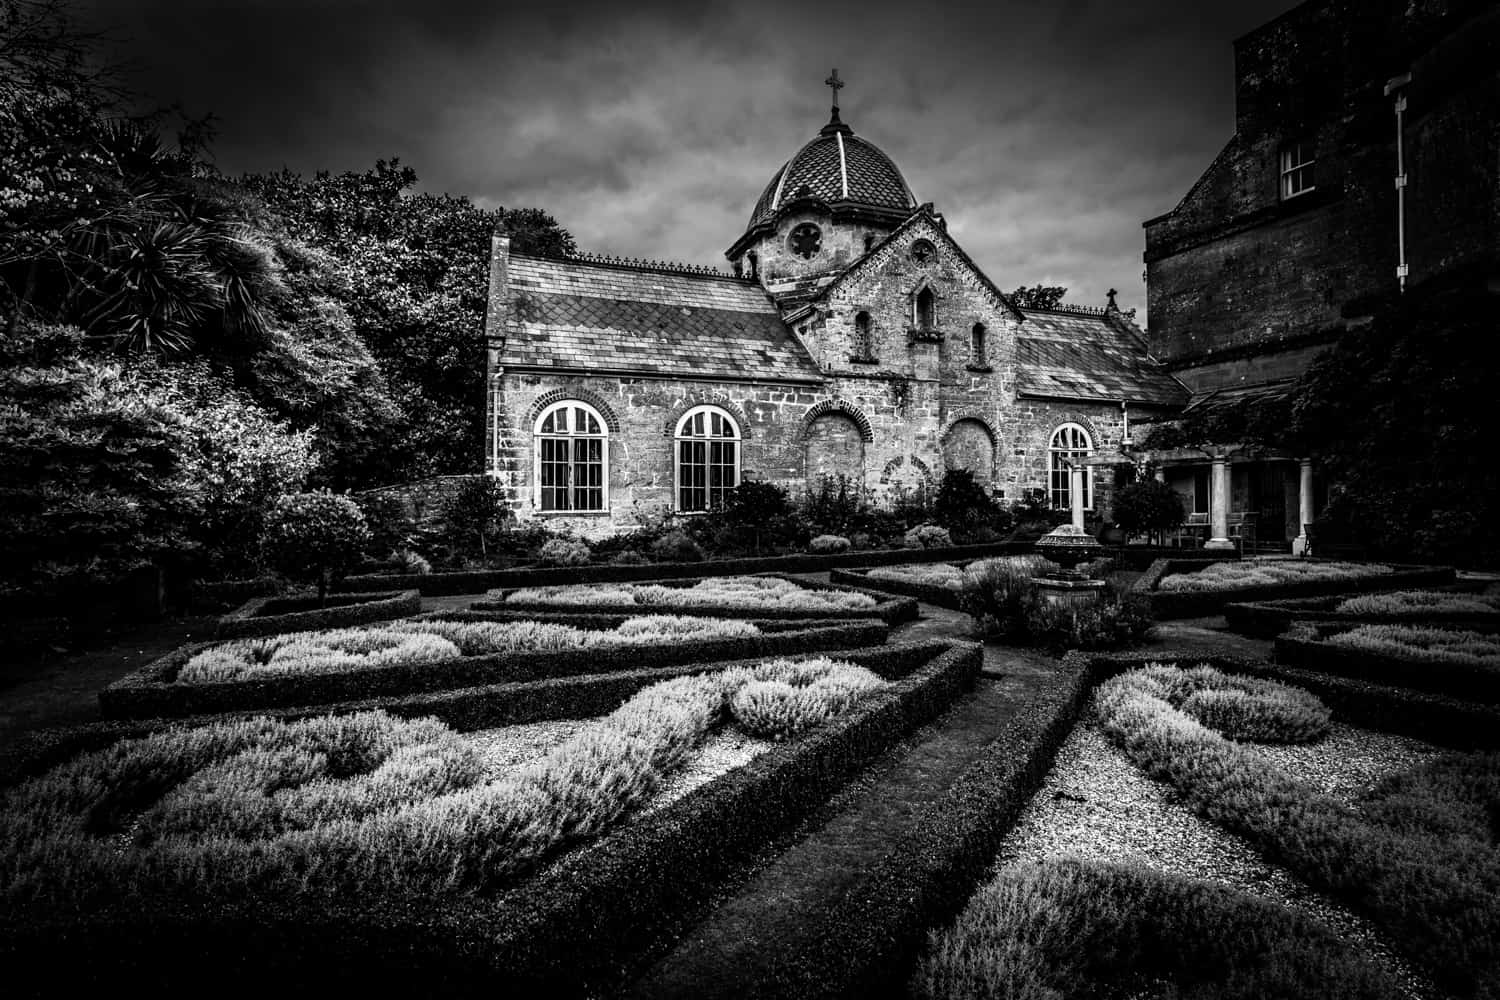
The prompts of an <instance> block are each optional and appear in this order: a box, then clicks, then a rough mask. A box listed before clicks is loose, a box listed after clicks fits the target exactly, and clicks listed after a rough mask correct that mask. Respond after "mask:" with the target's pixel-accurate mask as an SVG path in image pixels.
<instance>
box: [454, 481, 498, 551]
mask: <svg viewBox="0 0 1500 1000" xmlns="http://www.w3.org/2000/svg"><path fill="white" fill-rule="evenodd" d="M506 501H507V498H506V493H505V487H503V486H501V485H500V482H499V480H497V479H495V478H493V477H491V476H475V477H473V478H472V479H470V480H469V481H468V482H466V483H464V484H463V486H462V487H460V488H459V490H458V492H457V493H455V494H454V495H453V497H452V499H450V500H449V501H448V504H447V506H446V507H445V508H444V509H443V525H444V527H445V528H446V529H447V532H448V536H449V538H450V539H451V540H452V542H453V544H454V545H455V547H456V548H458V549H459V550H460V551H463V550H466V549H468V548H469V546H470V544H473V543H477V545H478V547H479V554H480V557H481V558H484V559H488V558H489V554H490V553H489V547H490V545H491V543H493V542H494V540H495V537H496V536H497V535H499V533H500V532H501V531H503V530H504V529H505V526H506V525H507V524H508V523H509V522H510V520H511V519H512V518H513V517H514V516H515V515H513V514H512V513H511V510H510V506H509V505H508V503H507V502H506Z"/></svg>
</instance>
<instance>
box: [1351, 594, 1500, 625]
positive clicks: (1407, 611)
mask: <svg viewBox="0 0 1500 1000" xmlns="http://www.w3.org/2000/svg"><path fill="white" fill-rule="evenodd" d="M1333 610H1334V611H1336V612H1338V613H1340V614H1349V615H1371V616H1373V615H1387V616H1391V617H1396V618H1420V617H1421V616H1423V615H1426V614H1440V615H1457V614H1464V615H1484V614H1497V613H1500V597H1496V596H1494V595H1490V594H1460V593H1454V592H1452V591H1441V590H1398V591H1395V592H1394V593H1389V594H1359V595H1357V596H1355V597H1347V598H1345V599H1344V600H1342V601H1340V602H1339V603H1338V604H1336V605H1334V607H1333Z"/></svg>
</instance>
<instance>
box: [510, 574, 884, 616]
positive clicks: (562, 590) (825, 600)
mask: <svg viewBox="0 0 1500 1000" xmlns="http://www.w3.org/2000/svg"><path fill="white" fill-rule="evenodd" d="M503 600H504V603H507V604H545V605H552V606H555V607H620V606H628V605H632V604H639V605H653V606H657V605H659V606H664V607H684V608H686V607H692V608H766V609H781V610H790V611H868V610H869V609H871V608H874V607H875V605H876V603H877V602H876V600H875V599H874V598H873V597H871V596H869V595H868V594H856V593H854V592H852V591H846V590H814V589H812V588H809V587H803V586H800V585H798V584H796V583H793V582H792V581H790V580H783V579H780V578H778V577H765V576H713V577H708V578H707V579H704V580H700V581H699V582H697V583H695V584H693V585H692V586H688V587H668V586H664V585H662V584H657V583H601V584H576V585H571V586H561V587H523V588H521V589H519V590H514V591H512V592H511V593H510V594H508V595H506V596H505V597H504V598H503Z"/></svg>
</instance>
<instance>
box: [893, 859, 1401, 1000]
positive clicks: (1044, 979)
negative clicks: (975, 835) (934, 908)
mask: <svg viewBox="0 0 1500 1000" xmlns="http://www.w3.org/2000/svg"><path fill="white" fill-rule="evenodd" d="M1145 982H1150V983H1152V984H1153V985H1154V986H1155V987H1156V988H1157V989H1156V990H1155V991H1153V995H1171V996H1179V995H1181V996H1213V997H1218V998H1222V1000H1260V998H1263V997H1304V996H1307V997H1310V996H1317V997H1324V998H1328V1000H1334V998H1338V1000H1354V998H1361V1000H1366V998H1368V1000H1376V998H1379V1000H1395V998H1396V997H1398V996H1401V995H1402V994H1401V992H1400V991H1399V990H1397V989H1396V988H1395V987H1394V986H1393V985H1391V984H1390V983H1389V982H1387V980H1386V976H1385V974H1384V973H1383V972H1382V971H1381V970H1380V969H1379V968H1378V967H1377V966H1375V965H1373V964H1372V963H1371V962H1370V961H1369V960H1368V959H1366V958H1364V957H1363V956H1361V955H1360V954H1359V953H1358V952H1357V951H1351V950H1350V949H1349V947H1348V944H1347V942H1346V941H1345V940H1344V939H1343V937H1342V935H1341V934H1340V933H1339V932H1337V931H1335V930H1334V929H1332V928H1330V927H1328V926H1327V925H1325V924H1323V923H1321V922H1319V921H1316V920H1313V919H1312V918H1310V917H1308V916H1306V915H1304V914H1302V913H1300V912H1298V911H1296V910H1293V909H1290V908H1288V907H1285V906H1281V905H1279V904H1277V903H1274V902H1271V901H1269V900H1265V899H1261V898H1259V897H1257V896H1254V895H1252V894H1250V893H1247V892H1243V891H1240V890H1237V889H1232V888H1229V887H1228V886H1223V885H1218V884H1215V883H1212V882H1206V881H1200V880H1197V879H1187V878H1183V877H1181V876H1177V875H1170V874H1166V873H1163V872H1158V871H1153V870H1151V869H1150V868H1145V867H1140V866H1133V865H1129V866H1127V865H1112V864H1101V863H1095V862H1087V861H1082V860H1077V859H1060V860H1049V861H1045V862H1042V863H1040V864H1022V865H1016V866H1013V867H1007V868H1005V869H1002V870H1001V872H1000V873H999V874H998V875H997V876H995V878H994V879H993V880H992V881H990V882H989V883H988V884H986V885H984V886H982V887H981V888H980V889H979V891H978V892H976V893H975V894H974V896H973V898H971V899H970V900H969V902H968V904H967V905H966V906H965V907H964V910H963V912H962V913H961V914H959V917H958V919H957V921H955V922H954V924H953V925H952V926H951V927H948V928H946V929H944V930H942V931H939V932H938V933H936V934H934V935H933V939H932V942H931V944H930V946H929V948H928V950H927V954H926V955H925V957H924V958H923V959H922V962H921V964H920V965H919V966H918V968H917V972H916V975H915V976H914V978H913V982H912V993H913V995H914V996H916V997H918V998H922V1000H968V998H972V1000H980V998H990V997H1007V998H1011V1000H1053V998H1057V997H1083V996H1099V995H1109V992H1110V990H1111V989H1112V988H1116V987H1118V986H1119V985H1120V984H1121V983H1145ZM1161 986H1166V987H1167V988H1166V989H1165V990H1162V989H1160V987H1161Z"/></svg>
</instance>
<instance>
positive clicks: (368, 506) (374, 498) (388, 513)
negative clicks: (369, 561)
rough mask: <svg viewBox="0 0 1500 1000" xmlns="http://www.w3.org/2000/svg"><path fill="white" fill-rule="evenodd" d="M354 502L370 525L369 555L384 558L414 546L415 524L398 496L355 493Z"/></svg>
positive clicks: (367, 549)
mask: <svg viewBox="0 0 1500 1000" xmlns="http://www.w3.org/2000/svg"><path fill="white" fill-rule="evenodd" d="M354 502H355V503H357V504H359V510H360V513H361V514H363V515H364V516H365V524H366V526H368V527H369V529H370V543H369V545H368V547H367V548H366V550H365V551H366V552H367V553H368V554H369V555H371V556H373V557H375V558H384V557H385V556H387V555H390V554H391V553H393V552H402V551H406V550H409V549H410V548H411V544H412V539H413V538H414V537H415V534H416V524H415V523H414V522H413V521H412V518H411V515H410V514H409V513H408V512H407V509H406V504H405V503H404V502H403V501H402V500H401V499H400V498H399V497H396V496H393V495H391V494H390V493H365V494H362V495H360V496H356V497H355V498H354ZM430 568H431V567H429V569H430Z"/></svg>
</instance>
